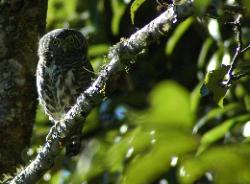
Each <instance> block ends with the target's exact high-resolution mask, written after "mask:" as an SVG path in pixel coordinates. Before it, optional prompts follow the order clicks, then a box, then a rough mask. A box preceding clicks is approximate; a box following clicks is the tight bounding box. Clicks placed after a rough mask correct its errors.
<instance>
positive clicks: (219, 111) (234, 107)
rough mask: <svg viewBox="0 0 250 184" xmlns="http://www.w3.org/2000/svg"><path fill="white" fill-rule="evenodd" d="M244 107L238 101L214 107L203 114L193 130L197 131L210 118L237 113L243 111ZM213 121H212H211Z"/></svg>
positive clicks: (208, 121) (210, 119) (209, 120)
mask: <svg viewBox="0 0 250 184" xmlns="http://www.w3.org/2000/svg"><path fill="white" fill-rule="evenodd" d="M243 109H244V107H243V106H242V105H241V104H239V103H231V104H228V105H226V106H224V107H223V108H214V109H212V110H211V111H209V112H208V113H207V114H205V115H204V116H203V117H202V118H201V119H200V120H199V121H198V122H197V123H196V124H195V126H194V128H193V132H194V133H197V132H198V131H199V129H201V128H202V127H203V126H205V125H207V123H210V122H211V121H212V120H215V119H218V118H220V117H221V116H223V115H225V114H227V113H237V112H240V111H243ZM212 122H213V121H212Z"/></svg>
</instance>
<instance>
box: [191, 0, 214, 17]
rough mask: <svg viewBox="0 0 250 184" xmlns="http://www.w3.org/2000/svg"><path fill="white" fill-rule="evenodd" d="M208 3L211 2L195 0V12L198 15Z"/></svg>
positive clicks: (208, 0) (209, 0)
mask: <svg viewBox="0 0 250 184" xmlns="http://www.w3.org/2000/svg"><path fill="white" fill-rule="evenodd" d="M210 3H211V0H195V1H194V7H195V11H196V14H198V15H200V14H203V13H204V12H205V10H206V9H207V7H208V6H209V4H210Z"/></svg>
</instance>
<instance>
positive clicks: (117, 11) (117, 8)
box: [111, 0, 127, 35]
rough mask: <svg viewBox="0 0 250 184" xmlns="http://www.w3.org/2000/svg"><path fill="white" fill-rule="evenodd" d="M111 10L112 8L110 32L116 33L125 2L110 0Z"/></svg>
mask: <svg viewBox="0 0 250 184" xmlns="http://www.w3.org/2000/svg"><path fill="white" fill-rule="evenodd" d="M111 5H112V10H113V14H114V15H113V17H112V25H111V29H112V33H113V34H114V35H117V34H118V33H119V25H120V20H121V18H122V16H123V14H124V12H125V9H126V7H127V4H126V3H124V2H123V1H118V0H111Z"/></svg>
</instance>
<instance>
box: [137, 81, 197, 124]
mask: <svg viewBox="0 0 250 184" xmlns="http://www.w3.org/2000/svg"><path fill="white" fill-rule="evenodd" d="M150 104H151V107H150V108H149V109H148V110H147V111H145V112H143V113H142V114H141V116H140V118H139V119H138V120H136V123H139V124H147V125H150V124H152V125H155V126H159V125H160V124H162V125H165V126H167V125H171V126H177V127H182V128H190V127H191V126H192V123H193V114H192V113H191V109H190V94H189V92H188V91H187V90H186V89H185V88H183V87H182V86H180V85H179V84H177V83H175V82H173V81H165V82H161V83H160V84H158V85H157V86H156V87H155V88H154V90H153V91H152V92H151V94H150ZM177 114H178V116H176V115H177ZM157 124H159V125H157Z"/></svg>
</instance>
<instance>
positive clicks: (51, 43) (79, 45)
mask: <svg viewBox="0 0 250 184" xmlns="http://www.w3.org/2000/svg"><path fill="white" fill-rule="evenodd" d="M87 49H88V48H87V40H86V38H85V37H84V36H83V35H82V34H81V33H80V32H79V31H76V30H73V29H56V30H53V31H51V32H49V33H47V34H45V35H44V36H43V37H42V38H41V39H40V41H39V49H38V54H39V56H46V55H47V56H48V55H49V56H50V57H78V56H80V57H81V56H84V57H86V55H87Z"/></svg>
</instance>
